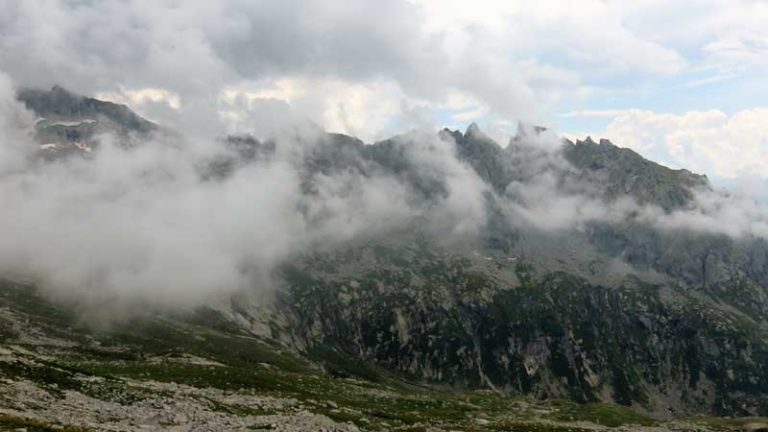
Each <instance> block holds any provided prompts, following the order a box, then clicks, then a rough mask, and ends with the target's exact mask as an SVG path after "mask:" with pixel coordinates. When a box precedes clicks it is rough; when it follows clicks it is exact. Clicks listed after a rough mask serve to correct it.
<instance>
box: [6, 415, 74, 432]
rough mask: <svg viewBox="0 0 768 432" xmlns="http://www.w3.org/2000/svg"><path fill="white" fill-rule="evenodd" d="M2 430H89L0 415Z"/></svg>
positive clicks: (30, 431) (44, 431)
mask: <svg viewBox="0 0 768 432" xmlns="http://www.w3.org/2000/svg"><path fill="white" fill-rule="evenodd" d="M0 430H10V431H13V430H26V431H27V432H54V431H58V432H88V431H89V429H86V428H83V427H78V426H64V425H59V424H51V423H46V422H42V421H40V420H34V419H29V418H22V417H16V416H11V415H6V414H0Z"/></svg>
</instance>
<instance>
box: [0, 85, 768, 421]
mask: <svg viewBox="0 0 768 432" xmlns="http://www.w3.org/2000/svg"><path fill="white" fill-rule="evenodd" d="M3 95H4V99H3V101H2V106H3V111H2V114H3V115H2V124H3V125H4V126H3V136H5V137H9V139H6V140H5V142H6V143H8V144H6V145H4V147H3V154H4V156H5V157H4V158H3V161H4V165H3V167H2V171H1V172H0V193H1V194H2V196H3V211H2V213H0V236H2V238H3V239H4V241H3V242H2V243H1V244H0V268H1V269H2V274H3V276H4V277H5V278H9V279H14V280H17V281H29V282H32V283H34V284H35V285H37V286H38V287H39V289H41V290H42V292H43V293H44V294H45V295H46V296H47V297H48V298H51V299H54V300H55V301H57V302H59V303H60V304H64V305H68V307H72V308H75V309H76V310H78V311H79V316H80V317H81V319H82V320H84V321H85V322H88V323H90V325H95V326H97V327H100V326H105V325H107V326H109V325H113V324H115V323H118V324H119V323H120V322H122V321H126V320H128V321H130V320H131V319H133V318H135V317H137V316H141V315H143V314H146V313H147V312H148V311H155V312H164V313H170V314H176V313H179V312H184V311H186V312H194V311H197V312H195V313H199V311H208V312H206V313H213V314H216V316H219V317H220V318H219V319H220V320H222V322H226V323H228V324H227V325H228V326H234V327H235V328H238V329H240V331H244V332H246V333H248V334H254V335H258V336H259V337H263V338H267V339H269V340H273V341H276V342H275V343H279V344H281V345H282V346H285V347H288V348H289V349H291V350H295V351H296V352H298V353H302V355H305V356H309V357H310V358H313V359H315V360H316V361H318V362H320V364H322V365H324V366H323V367H325V368H328V369H329V370H337V369H338V367H339V363H338V361H339V358H341V357H339V356H343V357H344V358H351V359H355V360H354V361H359V362H365V363H369V364H372V365H375V366H376V367H381V368H384V369H385V370H388V371H392V372H394V373H400V374H404V375H405V376H408V377H410V379H413V380H418V381H424V382H429V383H443V384H450V385H453V386H461V387H468V388H488V389H492V390H494V391H498V392H502V393H512V394H518V393H522V394H528V395H533V396H535V397H536V398H544V399H547V398H566V399H572V400H575V401H578V402H595V401H610V402H615V403H618V404H622V405H628V406H632V407H633V408H635V409H638V410H640V411H642V412H646V413H650V414H651V415H653V416H657V417H662V418H667V417H674V416H680V415H688V414H692V413H701V412H711V413H718V414H741V415H743V414H765V413H766V412H768V411H766V410H767V409H768V407H767V406H766V405H765V400H766V399H765V396H766V386H765V383H766V382H768V366H767V365H768V350H767V348H768V346H766V340H767V339H766V331H767V330H768V327H767V324H768V323H766V321H765V317H766V316H767V315H766V314H768V291H766V288H767V287H768V242H767V241H766V235H767V234H768V230H766V228H767V227H768V225H766V214H768V213H766V212H765V209H764V208H763V207H761V206H760V204H758V203H756V202H754V201H752V200H750V199H749V198H748V197H742V196H738V195H733V194H731V193H728V192H726V191H719V190H716V189H715V188H714V187H713V186H712V185H711V184H710V183H709V181H708V180H707V177H706V176H704V175H699V174H694V173H691V172H689V171H687V170H672V169H669V168H666V167H664V166H662V165H659V164H656V163H654V162H652V161H648V160H646V159H644V158H642V157H641V156H639V155H638V154H637V153H635V152H633V151H631V150H628V149H624V148H621V147H618V146H616V145H614V144H613V143H611V142H609V141H607V140H604V139H601V140H599V141H595V140H593V139H592V138H586V139H584V140H578V141H576V142H572V141H568V140H563V139H560V138H558V137H557V136H556V135H555V133H553V132H552V131H550V130H547V129H546V128H543V127H538V126H536V127H534V126H529V125H525V124H521V125H520V127H519V131H518V134H517V135H516V136H515V137H513V138H512V139H511V140H510V142H509V143H505V144H506V145H505V146H501V145H500V144H499V143H497V142H495V141H494V140H493V139H491V138H489V137H488V136H487V135H486V134H484V133H483V131H482V130H481V129H480V128H479V127H478V126H477V125H476V124H472V125H471V126H470V127H469V128H468V129H467V130H466V131H457V130H450V129H443V130H439V131H436V130H430V129H425V130H412V131H410V132H408V133H405V134H402V135H398V136H395V137H392V138H390V139H386V140H383V141H378V142H374V143H364V142H363V141H361V140H359V139H357V138H354V137H351V136H346V135H342V134H334V133H326V132H324V131H322V130H321V129H320V128H319V127H317V126H315V125H313V124H311V123H301V122H299V123H289V124H287V126H286V127H284V128H282V129H279V130H277V129H275V130H271V131H269V134H267V135H265V136H259V137H256V136H252V135H244V136H231V135H230V136H222V137H220V138H219V139H216V140H214V141H212V142H211V141H206V140H203V139H199V138H195V137H194V136H190V135H185V133H184V131H173V130H171V129H169V128H165V127H163V126H161V125H157V124H155V123H152V122H149V121H147V120H145V119H143V118H141V117H140V116H138V115H136V114H135V113H133V112H132V111H131V110H130V108H128V107H126V106H124V105H119V104H114V103H110V102H102V101H99V100H97V99H93V98H87V97H82V96H78V95H75V94H72V93H70V92H68V91H67V90H65V89H63V88H61V87H54V88H53V89H51V90H38V89H24V90H20V91H16V90H13V89H12V87H11V86H10V85H8V84H5V86H4V91H3ZM186 312H185V313H186ZM322 353H325V354H322ZM329 353H335V354H333V355H330V354H329Z"/></svg>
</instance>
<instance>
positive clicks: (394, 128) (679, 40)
mask: <svg viewBox="0 0 768 432" xmlns="http://www.w3.org/2000/svg"><path fill="white" fill-rule="evenodd" d="M766 22H768V1H760V0H757V1H755V0H696V1H691V0H680V1H675V2H669V1H661V0H633V1H607V0H579V1H573V2H562V1H548V0H540V1H537V2H526V1H514V0H508V1H492V0H473V1H459V0H390V1H359V0H357V1H351V0H349V1H347V0H323V1H319V0H282V1H265V0H248V1H246V0H222V1H216V2H210V1H202V0H200V1H198V0H192V1H178V0H102V1H94V0H35V1H22V0H0V71H2V72H3V73H5V74H7V75H9V76H10V79H11V80H13V82H14V83H15V85H17V86H43V87H44V86H51V85H53V84H60V85H63V86H65V87H67V88H70V89H71V90H73V91H77V92H80V93H83V94H89V95H96V96H98V97H100V98H104V99H109V100H114V101H118V102H123V103H127V104H129V105H130V106H131V107H132V108H134V109H135V110H137V111H138V112H139V113H141V114H142V115H144V116H146V117H148V118H150V119H152V120H155V121H158V122H160V123H163V124H167V125H170V126H172V127H176V128H179V129H184V130H188V131H194V132H195V133H201V134H209V135H221V134H222V133H254V134H257V135H258V133H259V129H260V128H263V127H265V126H264V124H263V119H264V118H265V116H264V114H265V113H270V116H271V117H269V118H270V119H271V120H270V121H273V122H278V121H282V119H283V118H284V117H285V116H286V115H287V116H289V117H290V118H291V119H295V118H301V119H308V120H311V121H313V122H315V123H317V124H319V125H320V126H322V127H323V128H325V129H326V130H329V131H333V132H341V133H347V134H351V135H356V136H359V137H361V138H362V139H364V140H365V141H367V142H372V141H375V140H378V139H382V138H385V137H388V136H390V135H393V134H396V133H401V132H403V131H406V130H409V129H411V128H414V127H419V126H425V125H427V126H432V127H444V126H445V127H451V128H465V127H466V126H467V125H468V124H470V123H471V122H477V123H478V124H480V126H481V127H482V128H483V130H485V131H486V132H487V133H489V134H490V135H491V136H493V137H495V138H496V139H498V140H499V141H500V143H501V144H502V145H503V144H505V142H506V141H507V140H508V138H509V136H510V135H511V134H514V132H515V130H516V125H517V123H518V121H525V122H531V123H536V124H541V125H545V126H548V127H551V128H553V129H554V130H555V131H556V132H557V133H559V134H561V135H563V136H566V137H569V138H583V137H585V136H587V135H590V136H592V137H594V138H597V137H604V138H608V139H610V140H612V141H613V142H614V143H615V144H617V145H620V146H624V147H630V148H632V149H634V150H636V151H638V152H639V153H641V154H642V155H644V156H646V157H649V158H651V159H653V160H656V161H658V162H660V163H663V164H665V165H668V166H670V167H673V168H683V167H685V168H688V169H690V170H692V171H695V172H699V173H704V174H707V175H708V176H709V177H710V178H711V179H713V181H714V182H715V183H718V184H722V185H727V186H730V187H733V188H739V187H741V186H745V187H746V186H749V187H750V188H752V189H754V185H758V186H760V185H764V183H765V182H766V180H768V80H766V79H765V78H764V77H765V76H766V72H768V26H766V25H765V23H766ZM276 113H277V114H276ZM278 114H280V115H278ZM283 114H285V115H283Z"/></svg>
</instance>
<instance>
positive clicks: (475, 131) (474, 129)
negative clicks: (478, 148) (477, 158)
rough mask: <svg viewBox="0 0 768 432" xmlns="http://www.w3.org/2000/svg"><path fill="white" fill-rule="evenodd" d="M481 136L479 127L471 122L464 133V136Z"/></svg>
mask: <svg viewBox="0 0 768 432" xmlns="http://www.w3.org/2000/svg"><path fill="white" fill-rule="evenodd" d="M482 134H483V132H482V131H481V130H480V126H478V125H477V123H475V122H472V124H470V125H469V126H468V127H467V131H466V132H464V136H473V135H475V136H477V135H482Z"/></svg>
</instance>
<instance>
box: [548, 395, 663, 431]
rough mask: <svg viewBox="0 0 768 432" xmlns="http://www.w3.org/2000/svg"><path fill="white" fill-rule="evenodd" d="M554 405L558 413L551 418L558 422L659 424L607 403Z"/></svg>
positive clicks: (563, 403)
mask: <svg viewBox="0 0 768 432" xmlns="http://www.w3.org/2000/svg"><path fill="white" fill-rule="evenodd" d="M553 404H554V406H555V407H556V408H557V411H556V412H555V413H553V414H551V416H550V418H552V419H553V420H558V421H589V422H592V423H597V424H599V425H603V426H608V427H617V426H623V425H628V424H634V425H641V426H654V425H656V424H657V422H656V421H655V420H653V419H651V418H649V417H646V416H644V415H641V414H638V413H637V412H635V411H633V410H632V409H631V408H628V407H624V406H620V405H613V404H606V403H588V404H583V405H579V404H576V403H573V402H567V401H555V402H553Z"/></svg>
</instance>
